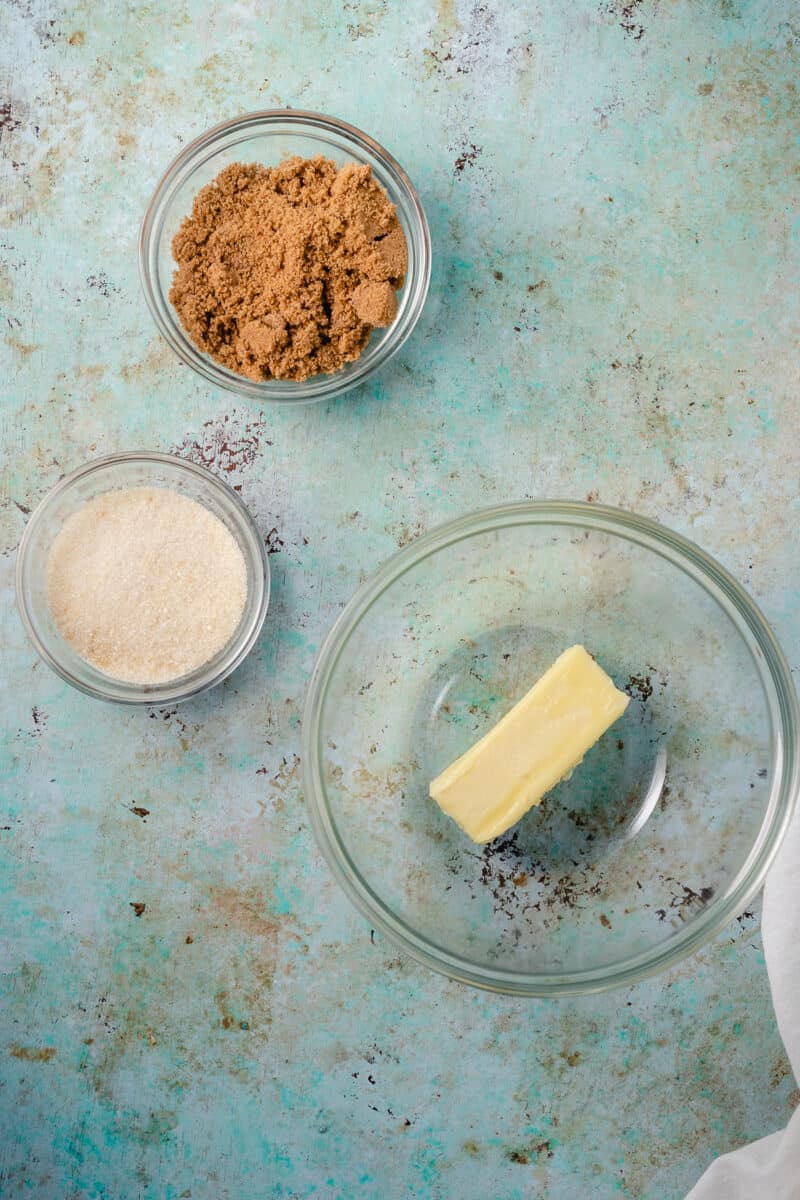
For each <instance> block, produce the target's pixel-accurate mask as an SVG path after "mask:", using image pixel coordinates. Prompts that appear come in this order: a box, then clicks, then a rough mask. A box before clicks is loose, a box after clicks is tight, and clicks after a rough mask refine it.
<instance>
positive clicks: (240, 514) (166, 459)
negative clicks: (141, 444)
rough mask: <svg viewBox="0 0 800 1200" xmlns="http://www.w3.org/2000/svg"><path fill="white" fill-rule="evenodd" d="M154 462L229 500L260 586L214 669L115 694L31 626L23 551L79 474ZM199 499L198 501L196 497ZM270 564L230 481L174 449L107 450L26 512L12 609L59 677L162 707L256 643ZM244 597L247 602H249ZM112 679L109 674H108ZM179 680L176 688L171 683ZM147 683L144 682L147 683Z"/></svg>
mask: <svg viewBox="0 0 800 1200" xmlns="http://www.w3.org/2000/svg"><path fill="white" fill-rule="evenodd" d="M138 462H143V463H154V464H159V463H160V464H164V465H166V466H168V467H170V468H176V469H177V470H178V472H179V473H180V472H181V471H183V472H185V473H186V474H187V475H191V476H193V477H194V478H195V479H199V480H200V481H201V483H202V485H203V486H204V487H206V488H211V489H212V490H217V491H219V492H221V493H222V494H223V495H224V496H225V498H226V500H227V501H229V502H231V501H232V503H233V507H234V511H235V513H236V515H237V518H238V520H239V522H240V523H241V525H242V526H243V527H244V528H245V529H247V530H248V532H249V533H250V534H251V537H252V539H253V541H254V542H255V544H256V545H257V546H258V547H259V558H258V567H260V574H259V571H258V569H256V571H255V574H256V578H257V581H258V583H259V587H258V590H257V592H256V593H255V598H256V601H257V604H256V607H255V609H254V614H253V617H252V618H251V620H250V622H249V623H248V625H247V626H246V627H245V629H244V630H243V631H242V636H241V637H240V638H238V639H237V640H236V641H233V642H231V644H230V647H229V648H228V652H227V654H226V655H225V657H224V658H223V659H222V660H221V662H220V663H219V665H218V667H217V669H216V670H215V671H214V673H213V674H212V675H210V676H209V675H208V673H207V670H206V667H207V664H203V665H201V666H200V667H197V668H196V669H195V670H194V671H191V672H190V673H189V674H188V675H184V676H181V677H180V678H179V679H178V680H175V681H169V680H167V682H166V683H163V684H154V685H152V686H151V687H150V690H149V691H148V693H147V695H146V696H145V695H141V694H140V695H135V694H131V695H115V694H112V693H110V692H106V691H104V690H103V689H102V688H101V687H99V686H95V685H94V684H91V683H88V682H87V681H86V680H84V679H80V678H78V677H77V676H75V675H73V673H72V672H71V671H70V670H68V669H67V668H66V667H65V666H64V664H63V663H62V662H61V661H60V660H59V659H58V658H57V657H56V656H55V655H54V654H53V653H52V652H51V650H50V648H49V647H48V646H47V645H45V643H44V642H43V641H42V639H41V638H40V637H39V634H38V632H37V630H36V626H35V625H34V622H33V621H32V619H31V615H30V612H29V610H28V604H27V602H26V599H25V582H26V572H27V562H28V552H29V549H30V543H31V541H32V539H33V536H34V533H35V531H36V528H37V527H38V525H39V523H40V522H41V520H42V518H43V517H44V516H45V515H46V513H47V511H48V509H49V508H50V507H51V505H52V503H53V502H54V501H55V500H56V499H57V498H58V497H59V496H61V495H63V493H64V492H66V491H68V490H69V489H70V488H71V487H72V486H73V485H74V484H75V483H77V481H78V480H80V479H84V478H86V477H87V476H90V475H93V474H94V473H95V472H98V471H101V470H104V469H105V468H107V467H109V466H112V467H113V466H115V465H123V464H128V463H138ZM198 503H202V501H198ZM253 565H254V567H255V566H256V562H255V559H254V560H253ZM270 589H271V579H270V565H269V558H268V556H267V552H266V548H265V546H264V542H263V538H262V537H261V534H260V533H259V530H258V527H257V525H256V523H255V521H254V520H253V518H252V516H251V514H250V511H249V509H248V508H247V506H246V505H245V503H244V501H243V500H242V498H241V496H239V495H238V494H237V493H236V492H235V491H234V490H233V488H232V487H230V486H229V484H227V483H226V482H225V481H224V480H223V479H219V478H218V477H217V476H216V475H213V474H212V473H211V472H210V471H207V470H206V469H205V468H204V467H200V466H198V465H197V463H193V462H191V461H190V460H189V459H185V458H180V457H179V456H178V455H177V454H165V453H162V452H160V451H155V450H152V451H151V450H130V451H121V452H119V453H116V454H106V455H103V456H102V457H100V458H93V459H90V460H89V461H88V462H85V463H82V464H81V465H80V466H79V467H76V468H75V470H74V471H70V472H69V474H67V475H65V476H64V477H63V478H62V479H59V481H58V483H56V484H54V486H53V487H52V488H50V490H49V491H48V492H47V493H46V494H45V495H44V496H43V497H42V499H41V500H40V501H39V503H38V504H37V505H36V507H35V508H34V509H33V511H32V512H31V514H30V516H29V517H28V521H27V524H26V526H25V529H24V530H23V533H22V537H21V538H20V541H19V545H18V546H17V561H16V569H15V593H16V603H17V611H18V613H19V615H20V617H21V619H22V623H23V625H24V627H25V632H26V633H27V635H28V638H29V640H30V642H31V643H32V645H33V648H34V649H35V650H36V652H37V654H38V655H39V656H40V658H41V659H42V660H43V661H44V662H45V663H46V664H47V665H48V666H49V667H50V668H51V670H53V671H55V673H56V674H57V675H60V676H61V678H62V679H63V680H65V681H66V682H67V683H69V684H71V685H72V687H74V688H77V690H78V691H80V692H83V693H84V694H85V695H87V696H91V697H92V698H93V699H95V700H104V701H106V702H107V703H111V704H121V705H127V706H133V707H141V706H144V707H148V706H153V705H156V706H163V705H165V704H180V703H183V701H185V700H190V699H191V698H192V697H194V696H198V695H200V694H201V693H202V692H205V691H208V689H209V688H212V687H216V685H217V684H218V683H221V682H222V680H223V679H226V678H227V677H228V675H230V674H231V673H232V672H233V671H235V670H236V668H237V667H238V666H239V665H240V664H241V663H242V662H243V661H244V659H245V658H246V657H247V655H248V654H249V653H250V651H251V650H252V648H253V646H254V645H255V643H256V641H257V639H258V637H259V634H260V633H261V630H262V628H263V625H264V620H265V618H266V615H267V610H268V608H269V600H270ZM250 599H251V598H250V597H248V602H249V601H250ZM109 678H111V677H109ZM111 682H112V683H116V684H119V685H120V686H129V687H130V688H131V691H132V692H135V691H136V690H137V689H138V690H139V691H140V692H141V690H142V688H143V687H144V686H145V685H137V684H130V685H125V684H124V681H122V682H120V681H118V680H113V679H111ZM176 683H177V684H180V685H181V686H180V687H176V686H175V684H176ZM148 686H149V685H148Z"/></svg>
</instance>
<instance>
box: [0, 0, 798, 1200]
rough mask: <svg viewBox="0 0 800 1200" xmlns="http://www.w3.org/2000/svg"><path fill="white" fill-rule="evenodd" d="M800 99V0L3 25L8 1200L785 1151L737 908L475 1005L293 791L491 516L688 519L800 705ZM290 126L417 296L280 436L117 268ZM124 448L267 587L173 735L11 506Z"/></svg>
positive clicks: (547, 1179)
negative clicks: (340, 633)
mask: <svg viewBox="0 0 800 1200" xmlns="http://www.w3.org/2000/svg"><path fill="white" fill-rule="evenodd" d="M799 66H800V21H799V20H798V16H797V9H796V5H795V4H793V3H791V2H790V0H774V2H772V3H770V2H767V0H752V2H747V0H638V2H637V0H633V2H632V3H623V2H622V0H572V2H570V3H556V2H554V0H553V2H550V0H547V2H544V0H543V2H542V3H539V4H535V5H521V4H520V5H510V4H509V5H503V6H500V5H490V4H474V3H463V2H454V0H442V2H441V3H440V4H439V5H438V8H436V7H435V6H434V5H432V4H429V3H425V2H423V0H412V2H409V3H404V4H399V3H397V4H395V3H387V2H382V0H371V2H369V3H362V2H360V0H355V2H352V3H346V4H342V5H341V6H338V7H337V6H331V5H328V4H326V3H323V2H322V0H316V2H311V0H298V2H297V3H293V4H291V5H279V4H274V3H268V4H264V5H257V4H255V3H238V4H232V5H231V4H223V3H221V2H219V3H217V2H214V3H206V4H192V5H189V4H183V5H181V4H167V3H165V2H163V0H154V2H153V3H151V4H149V5H134V4H123V3H121V2H119V0H118V2H116V3H111V2H110V0H109V3H107V4H104V5H96V4H89V3H78V4H71V5H63V4H62V5H59V4H57V3H53V4H44V3H39V2H38V0H14V2H13V3H9V2H8V0H6V2H5V3H3V4H2V5H0V134H1V135H2V163H0V171H1V172H2V176H1V177H0V178H1V182H0V226H2V228H0V256H1V258H2V274H0V326H2V359H1V360H0V363H1V365H0V378H2V380H3V385H2V386H3V406H2V412H1V413H0V422H1V423H2V424H1V426H0V433H1V435H2V444H3V448H4V454H5V458H4V469H3V473H2V480H0V486H1V487H2V495H1V497H0V502H1V504H2V507H0V542H1V543H2V551H3V555H4V556H3V557H2V559H0V568H1V569H2V588H3V603H2V618H1V619H2V722H1V724H0V728H1V730H2V733H1V734H0V736H2V738H3V750H2V797H1V799H2V808H1V809H0V826H2V828H0V847H1V848H2V849H1V850H0V853H1V854H2V860H1V862H2V866H1V868H0V887H1V888H2V909H0V911H1V912H2V920H1V921H0V989H2V1000H1V1002H0V1082H1V1084H2V1088H1V1090H0V1111H1V1112H2V1121H1V1122H0V1181H1V1182H0V1192H1V1193H2V1195H3V1197H6V1196H8V1197H18V1196H36V1197H43V1198H47V1200H49V1198H50V1197H53V1198H62V1197H69V1198H70V1200H88V1198H90V1197H91V1198H108V1200H123V1198H127V1197H131V1198H137V1200H151V1198H153V1200H154V1198H156V1197H165V1198H170V1200H171V1198H177V1197H189V1196H191V1197H194V1198H195V1200H236V1198H239V1197H245V1196H246V1197H251V1198H253V1200H260V1198H262V1197H264V1198H266V1197H270V1198H271V1197H276V1198H284V1200H288V1198H289V1197H310V1196H315V1197H325V1198H331V1200H333V1198H337V1197H342V1198H346V1200H350V1198H351V1197H359V1198H360V1197H364V1198H372V1197H375V1198H376V1200H377V1198H380V1200H394V1198H400V1197H408V1196H413V1197H425V1198H427V1197H430V1198H432V1200H437V1198H441V1200H449V1198H451V1197H458V1198H459V1200H460V1198H464V1200H469V1198H472V1197H475V1198H476V1200H492V1198H497V1200H521V1198H523V1197H525V1198H526V1200H527V1198H529V1197H545V1196H546V1197H552V1198H553V1200H575V1198H576V1197H584V1196H592V1197H597V1198H599V1200H605V1198H606V1197H617V1196H622V1197H636V1198H637V1200H638V1198H646V1200H675V1198H677V1197H680V1196H682V1195H683V1193H684V1192H685V1190H686V1189H687V1188H688V1187H689V1186H690V1184H691V1183H692V1182H693V1181H694V1180H695V1178H696V1177H697V1176H698V1174H699V1173H700V1171H701V1170H702V1169H703V1167H704V1166H705V1165H706V1164H707V1163H708V1162H709V1161H710V1159H711V1158H712V1157H713V1156H714V1155H715V1154H717V1153H719V1152H721V1151H725V1150H727V1149H730V1148H731V1147H733V1146H735V1145H737V1144H739V1143H740V1142H742V1141H743V1140H746V1139H750V1138H754V1137H758V1136H760V1135H762V1134H764V1133H767V1132H769V1131H771V1130H773V1129H775V1128H777V1127H779V1126H781V1125H783V1124H784V1123H785V1121H786V1120H787V1118H788V1116H789V1115H790V1111H791V1106H792V1104H793V1103H796V1102H797V1100H798V1092H797V1090H796V1087H797V1084H796V1082H795V1081H794V1080H793V1079H792V1078H791V1075H790V1069H789V1066H788V1063H787V1061H786V1059H785V1057H784V1055H783V1052H782V1048H781V1045H780V1041H779V1039H778V1036H777V1032H776V1030H775V1027H774V1022H773V1016H772V1011H771V1008H770V1004H769V991H768V986H767V979H766V975H765V971H764V963H763V954H762V948H761V942H760V937H759V932H758V915H757V912H752V913H748V914H745V915H743V916H742V917H741V918H740V919H739V920H738V921H737V922H735V923H734V924H733V925H732V926H731V927H730V928H729V929H727V930H726V931H725V932H724V933H723V934H722V935H720V936H719V938H718V939H717V940H716V942H715V943H714V944H713V945H712V946H710V947H709V948H707V949H706V950H705V951H704V952H702V953H701V954H699V955H698V956H697V957H696V958H695V959H693V960H691V961H688V962H686V963H685V964H684V965H683V966H681V967H680V968H678V969H676V970H674V971H673V972H672V973H671V974H669V975H667V976H665V977H662V978H660V979H656V980H653V981H650V982H648V983H644V984H641V985H639V986H637V987H635V988H633V989H632V990H630V991H628V992H625V993H618V994H609V995H604V996H600V997H597V998H593V999H587V1000H585V1001H581V1002H578V1001H569V1002H559V1003H535V1002H533V1003H531V1002H524V1001H520V1000H510V999H503V998H497V997H493V996H489V995H484V994H479V993H475V992H471V991H468V990H465V989H463V988H462V987H460V986H457V985H455V984H451V983H448V982H446V981H445V980H443V979H440V978H438V977H436V976H434V975H430V974H427V973H425V972H424V971H423V970H421V969H420V968H418V967H417V966H415V965H414V964H413V963H410V962H409V961H407V960H406V959H405V958H402V957H398V956H397V954H396V953H395V951H394V949H393V948H392V946H391V945H388V944H386V943H385V942H383V941H382V940H381V938H380V937H379V936H378V935H375V936H374V938H373V937H371V935H370V930H369V928H368V927H367V926H366V925H365V924H364V922H363V921H362V919H361V918H360V917H359V916H358V915H357V914H356V913H354V912H353V911H351V909H350V907H349V906H348V904H347V902H346V901H345V899H344V898H343V896H342V895H341V894H340V892H339V891H338V889H337V887H336V886H335V884H334V883H333V881H332V879H331V877H330V875H329V873H328V871H327V869H326V868H325V866H324V864H323V863H322V861H321V860H320V857H319V855H318V853H317V851H316V849H315V846H314V845H313V843H312V840H311V837H310V833H309V829H308V822H307V818H306V813H305V810H304V805H303V800H302V795H301V787H300V770H299V759H298V753H299V725H300V715H301V710H302V701H303V695H304V689H305V685H306V681H307V678H308V674H309V671H310V668H311V664H312V661H313V657H314V654H315V651H316V649H317V648H318V646H319V644H320V641H321V639H322V637H323V636H324V635H325V633H326V631H327V630H328V628H329V627H330V625H331V624H332V622H333V620H334V618H335V616H336V615H337V614H338V612H339V611H340V609H341V607H342V605H343V604H344V603H345V602H346V601H347V599H348V598H349V597H350V595H351V594H352V592H353V590H354V588H355V587H356V585H357V584H358V583H359V582H360V581H361V580H362V579H363V578H364V577H365V576H366V575H368V574H369V573H370V572H372V571H373V570H374V569H375V567H376V566H377V565H378V564H379V563H380V562H381V561H382V560H383V559H384V558H385V557H386V556H387V555H388V554H389V553H391V552H392V550H394V549H395V548H397V546H399V545H403V544H405V543H406V542H407V541H408V540H409V539H410V538H412V537H414V536H415V535H416V534H417V533H418V532H420V531H421V530H424V529H427V528H429V527H430V526H431V525H433V524H435V523H437V522H439V521H440V520H442V519H444V518H447V517H450V516H454V515H456V514H459V513H461V512H463V511H465V510H467V509H470V508H473V507H475V506H476V505H478V504H489V503H493V502H498V501H501V500H506V499H517V498H521V497H525V496H534V497H543V496H557V497H576V498H581V499H583V498H586V497H591V498H596V499H599V500H601V501H603V502H606V503H612V504H620V505H623V506H625V507H628V508H632V509H634V510H636V511H639V512H642V513H644V514H646V515H649V516H653V517H656V518H660V519H662V520H664V521H665V522H667V523H668V524H670V525H672V526H673V527H675V528H676V529H678V530H680V531H681V532H684V533H686V534H688V535H689V536H691V537H693V538H695V539H696V540H698V541H699V542H700V543H701V544H702V545H703V546H704V547H705V548H707V549H708V550H709V551H711V553H713V554H715V555H716V556H717V557H719V558H720V559H721V560H722V562H724V563H725V564H726V565H727V566H728V567H729V568H730V569H731V570H732V571H734V573H736V574H737V575H738V576H739V577H740V578H742V579H743V580H744V582H745V583H746V585H747V586H748V588H749V589H750V591H751V592H752V594H753V595H754V596H755V597H756V599H757V600H758V601H759V602H760V603H761V604H762V605H763V607H764V609H765V611H766V613H767V615H768V617H769V618H770V619H771V620H772V621H773V623H774V625H775V627H776V629H777V632H778V634H779V636H780V637H781V639H782V641H783V643H784V646H785V648H786V650H787V652H788V654H789V658H790V661H791V663H792V666H793V667H795V668H796V667H797V665H798V662H799V661H800V636H799V635H798V624H797V618H798V613H799V610H800V591H799V590H798V577H799V576H798V569H799V568H800V550H798V546H797V532H796V531H797V522H798V499H797V493H798V488H797V480H798V469H799V468H800V451H798V441H797V432H796V431H797V393H798V358H797V347H798V334H799V333H800V301H798V268H799V267H800V261H799V260H800V213H798V200H797V197H798V182H799V181H798V169H797V163H798V151H799V150H800V103H799V102H798V97H797V92H796V83H797V79H798V67H799ZM283 105H292V106H295V107H306V108H312V109H317V110H321V111H326V112H330V113H333V114H335V115H338V116H341V117H343V118H345V119H347V120H350V121H353V122H354V123H356V124H357V125H359V126H361V127H362V128H364V129H366V130H368V131H369V132H370V133H372V134H373V135H374V136H375V137H376V138H377V139H378V140H379V141H381V142H383V143H384V144H385V145H386V146H387V148H388V149H389V150H390V151H391V152H392V153H394V154H395V155H396V156H397V158H398V159H399V160H400V161H401V162H402V163H403V165H404V166H405V167H406V169H407V170H408V172H409V174H410V175H411V177H412V179H413V180H414V182H415V183H416V185H417V186H418V189H419V191H420V194H421V197H422V200H423V203H424V205H425V208H426V211H427V213H428V217H429V220H430V223H431V230H432V236H433V242H434V252H435V266H434V274H433V281H432V288H431V295H430V300H429V302H428V305H427V308H426V310H425V313H424V315H423V318H422V320H421V322H420V325H419V327H418V329H417V331H416V333H415V335H414V337H413V338H412V340H411V341H410V342H409V343H408V344H407V346H406V347H405V348H404V350H403V351H402V352H401V354H400V355H399V356H398V357H397V358H396V359H395V360H394V361H393V362H392V363H391V364H390V365H389V366H388V368H387V369H386V370H385V371H384V372H383V374H382V375H381V376H380V378H379V379H377V380H376V381H375V382H374V383H372V384H370V385H366V386H365V387H363V388H362V389H361V390H359V391H357V392H355V393H352V394H350V395H349V396H346V397H344V398H343V399H341V400H340V401H338V402H336V403H332V404H330V405H329V406H319V407H313V408H298V409H289V410H282V409H272V408H270V409H265V410H263V411H258V409H257V408H254V407H252V406H248V405H247V404H246V403H244V402H242V401H238V400H236V399H235V398H233V397H231V396H228V395H226V394H224V393H222V392H216V391H213V390H212V389H210V388H209V387H207V386H206V385H205V384H202V383H200V382H198V381H197V379H196V378H195V377H194V376H193V375H192V374H191V373H190V371H189V370H188V368H185V367H183V366H181V365H180V364H179V363H178V362H176V360H175V359H174V358H173V356H172V355H171V353H170V352H169V351H168V350H167V348H166V347H165V346H164V345H163V344H162V343H161V342H160V341H159V339H158V337H157V336H156V335H155V332H154V330H153V326H152V323H151V320H150V317H149V315H148V312H147V310H146V307H145V304H144V301H143V299H142V297H141V295H140V291H139V286H138V280H137V270H136V240H137V230H138V225H139V221H140V218H141V215H142V212H143V210H144V207H145V204H146V202H147V200H148V197H149V195H150V192H151V190H152V188H153V186H154V183H155V181H156V178H157V177H158V175H159V174H160V172H161V171H162V169H163V168H164V167H165V166H166V165H167V163H168V162H169V161H170V160H171V158H172V157H173V156H174V155H175V154H176V152H177V151H178V150H179V149H180V147H181V145H182V144H185V143H186V142H187V141H188V140H189V139H190V138H192V137H193V136H195V135H196V134H198V133H200V132H201V131H202V130H203V129H205V128H206V127H207V126H209V125H210V124H212V123H214V122H216V121H218V120H222V119H223V118H226V117H230V116H233V115H235V114H237V113H240V112H243V111H246V110H248V109H254V108H258V107H273V106H283ZM139 447H146V448H153V449H159V450H169V449H177V450H179V451H180V452H181V453H186V454H190V455H191V456H192V457H193V458H195V460H196V461H198V462H201V463H205V464H206V465H208V466H210V467H211V468H212V469H214V470H217V471H219V472H221V473H222V474H223V475H224V477H225V478H226V479H228V480H229V481H230V482H231V483H233V484H235V485H236V486H237V487H241V494H242V496H243V498H244V499H245V501H246V502H247V503H248V505H250V507H251V509H252V511H253V513H254V515H255V516H256V518H257V520H258V522H259V525H260V527H261V529H262V530H263V533H264V535H265V537H267V538H268V540H269V544H270V547H271V548H272V549H273V550H274V551H275V553H274V554H273V555H272V559H271V563H272V567H273V581H274V602H273V605H272V608H271V612H270V615H269V618H268V621H267V625H266V628H265V632H264V635H263V637H262V639H261V642H260V643H259V645H258V647H257V649H256V650H255V652H254V653H253V654H252V655H251V657H250V658H249V659H248V661H247V662H246V663H245V664H244V665H243V666H242V668H241V669H240V670H239V671H238V672H237V673H236V674H235V675H234V676H233V677H232V678H231V679H230V680H228V682H227V683H226V684H225V685H224V686H222V687H220V688H219V689H217V690H216V691H214V692H212V693H210V694H209V695H207V696H205V697H203V698H201V699H199V700H196V701H194V702H192V703H190V704H187V705H184V706H182V707H181V708H180V709H179V710H177V711H175V710H171V709H170V710H166V711H164V710H160V711H149V712H148V711H142V712H129V711H123V710H120V709H116V708H112V707H107V706H103V705H102V704H98V703H96V702H93V701H91V700H89V699H87V698H85V697H83V696H81V695H78V694H77V693H74V692H73V691H71V690H70V689H69V688H68V687H67V686H66V685H64V684H62V683H61V682H60V681H59V680H58V679H57V678H56V677H55V676H54V675H52V674H51V673H49V671H48V670H47V668H46V667H44V665H43V664H41V663H40V662H38V661H37V659H36V658H35V656H34V653H33V651H32V650H31V648H30V646H29V645H28V644H27V643H26V641H25V639H24V636H23V632H22V628H21V626H20V624H19V622H18V619H17V617H16V614H15V612H14V608H13V595H12V577H13V567H14V557H15V555H14V550H15V547H16V545H17V542H18V540H19V537H20V534H21V532H22V529H23V528H24V524H25V519H26V513H27V511H28V509H30V508H31V507H32V506H33V505H34V504H35V503H36V502H37V501H38V500H39V499H40V498H41V497H42V496H43V495H44V494H45V493H46V491H47V490H48V489H49V488H50V487H51V486H52V485H53V484H54V483H55V482H56V480H57V479H58V478H59V477H60V476H61V475H62V474H63V473H64V472H66V471H68V470H70V469H72V468H73V467H75V466H77V465H78V464H80V463H81V462H83V461H84V460H85V459H87V458H89V457H92V456H95V455H99V454H103V453H107V452H110V451H115V450H120V449H130V448H139ZM134 808H138V809H147V810H148V811H147V815H146V817H144V816H141V815H137V813H136V812H134V811H133V809H134ZM134 903H135V904H144V905H145V909H144V911H143V912H142V914H141V916H140V917H137V916H136V915H135V911H134V909H133V907H132V904H134Z"/></svg>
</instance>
